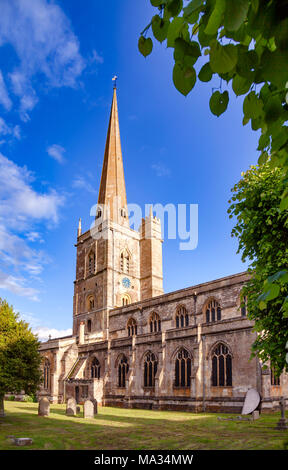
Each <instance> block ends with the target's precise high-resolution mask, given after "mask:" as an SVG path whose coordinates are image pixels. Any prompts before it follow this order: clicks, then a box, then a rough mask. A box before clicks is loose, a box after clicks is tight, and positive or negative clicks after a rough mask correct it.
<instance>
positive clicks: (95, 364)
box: [91, 357, 100, 379]
mask: <svg viewBox="0 0 288 470" xmlns="http://www.w3.org/2000/svg"><path fill="white" fill-rule="evenodd" d="M91 379H100V362H99V361H98V359H97V357H94V359H93V361H92V362H91Z"/></svg>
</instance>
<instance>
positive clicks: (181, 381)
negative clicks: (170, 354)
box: [174, 348, 192, 387]
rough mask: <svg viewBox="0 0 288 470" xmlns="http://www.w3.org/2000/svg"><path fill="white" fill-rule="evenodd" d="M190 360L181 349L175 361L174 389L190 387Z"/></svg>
mask: <svg viewBox="0 0 288 470" xmlns="http://www.w3.org/2000/svg"><path fill="white" fill-rule="evenodd" d="M191 368H192V360H191V355H190V353H189V352H188V351H187V350H186V349H184V348H181V349H180V351H178V353H177V356H176V360H175V382H174V385H175V387H190V384H191Z"/></svg>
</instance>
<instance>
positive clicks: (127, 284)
mask: <svg viewBox="0 0 288 470" xmlns="http://www.w3.org/2000/svg"><path fill="white" fill-rule="evenodd" d="M122 286H123V287H126V289H129V287H130V286H131V281H130V279H128V277H124V278H123V279H122Z"/></svg>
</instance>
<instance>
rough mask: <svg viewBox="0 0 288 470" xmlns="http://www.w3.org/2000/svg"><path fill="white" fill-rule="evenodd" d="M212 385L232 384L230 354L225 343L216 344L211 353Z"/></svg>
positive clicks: (225, 385) (224, 385)
mask: <svg viewBox="0 0 288 470" xmlns="http://www.w3.org/2000/svg"><path fill="white" fill-rule="evenodd" d="M212 386H213V387H231V386H232V356H231V353H230V351H229V349H228V347H227V346H225V344H222V343H220V344H217V346H216V347H215V348H214V351H213V353H212Z"/></svg>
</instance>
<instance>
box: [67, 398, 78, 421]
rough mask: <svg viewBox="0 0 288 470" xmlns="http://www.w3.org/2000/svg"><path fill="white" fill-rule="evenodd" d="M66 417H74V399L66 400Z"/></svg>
mask: <svg viewBox="0 0 288 470" xmlns="http://www.w3.org/2000/svg"><path fill="white" fill-rule="evenodd" d="M66 415H67V416H75V415H76V400H75V398H73V397H72V398H68V400H67V405H66Z"/></svg>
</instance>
